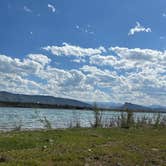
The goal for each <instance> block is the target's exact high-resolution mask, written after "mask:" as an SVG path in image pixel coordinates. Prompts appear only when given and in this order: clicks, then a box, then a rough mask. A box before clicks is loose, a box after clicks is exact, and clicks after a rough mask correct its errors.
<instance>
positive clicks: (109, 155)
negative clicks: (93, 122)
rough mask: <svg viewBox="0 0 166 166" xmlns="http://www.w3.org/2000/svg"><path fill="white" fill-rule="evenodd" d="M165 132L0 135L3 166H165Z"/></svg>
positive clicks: (149, 129)
mask: <svg viewBox="0 0 166 166" xmlns="http://www.w3.org/2000/svg"><path fill="white" fill-rule="evenodd" d="M165 140H166V128H162V129H154V128H144V129H130V130H127V129H120V128H112V129H67V130H55V131H31V132H30V131H28V132H11V133H3V134H0V164H2V165H9V166H10V165H12V166H15V165H20V166H22V165H24V166H25V165H31V166H33V165H49V166H52V165H58V166H59V165H64V166H65V165H67V166H70V165H71V166H72V165H77V166H79V165H80V166H81V165H92V166H93V165H95V166H96V165H97V166H98V165H101V166H102V165H103V166H110V165H113V166H114V165H115V166H116V165H119V166H120V165H123V166H133V165H145V166H146V165H147V166H148V165H156V166H157V165H163V166H164V165H165V164H166V144H165Z"/></svg>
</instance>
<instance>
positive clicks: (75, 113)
mask: <svg viewBox="0 0 166 166" xmlns="http://www.w3.org/2000/svg"><path fill="white" fill-rule="evenodd" d="M120 115H121V113H118V112H110V111H105V112H104V113H103V119H104V121H107V120H110V119H116V118H118V116H120ZM134 115H135V116H136V117H140V116H147V117H154V113H135V114H134ZM165 115H166V114H162V116H165ZM44 117H46V118H47V119H48V120H49V122H50V123H51V125H52V127H53V128H67V127H69V126H70V124H71V122H72V123H73V124H74V123H75V122H76V119H78V120H79V121H80V123H81V126H83V127H89V126H90V124H91V123H92V122H93V121H94V117H93V112H92V111H89V110H65V109H32V108H1V107H0V130H11V129H14V128H16V127H17V126H20V125H21V128H22V129H42V128H44V124H43V123H42V122H41V120H43V119H44Z"/></svg>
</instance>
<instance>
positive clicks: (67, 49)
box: [43, 43, 106, 57]
mask: <svg viewBox="0 0 166 166" xmlns="http://www.w3.org/2000/svg"><path fill="white" fill-rule="evenodd" d="M43 49H44V50H46V51H51V53H52V54H54V55H56V56H76V57H81V56H82V57H83V56H91V55H95V54H101V53H103V52H105V51H106V50H105V48H104V47H102V46H101V47H99V48H82V47H79V46H75V45H70V44H68V43H63V45H62V46H47V47H43Z"/></svg>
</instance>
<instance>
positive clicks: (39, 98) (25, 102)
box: [0, 91, 166, 112]
mask: <svg viewBox="0 0 166 166" xmlns="http://www.w3.org/2000/svg"><path fill="white" fill-rule="evenodd" d="M96 104H97V107H99V108H101V109H107V110H116V111H126V110H129V111H138V112H166V107H163V106H158V105H152V106H142V105H137V104H132V103H124V104H121V103H111V102H97V103H96ZM93 105H94V103H85V102H81V101H78V100H73V99H67V98H59V97H52V96H43V95H24V94H13V93H9V92H4V91H1V92H0V107H30V108H68V109H92V108H93Z"/></svg>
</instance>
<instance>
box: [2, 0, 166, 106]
mask: <svg viewBox="0 0 166 166" xmlns="http://www.w3.org/2000/svg"><path fill="white" fill-rule="evenodd" d="M165 29H166V1H165V0H146V1H145V0H134V1H133V0H125V1H123V0H102V1H101V0H35V1H34V0H1V1H0V90H1V91H8V92H12V93H20V94H37V95H51V96H56V97H65V98H72V99H77V100H82V101H88V102H95V101H96V102H99V101H100V102H115V103H124V102H132V103H135V104H142V105H162V106H166V31H165Z"/></svg>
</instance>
